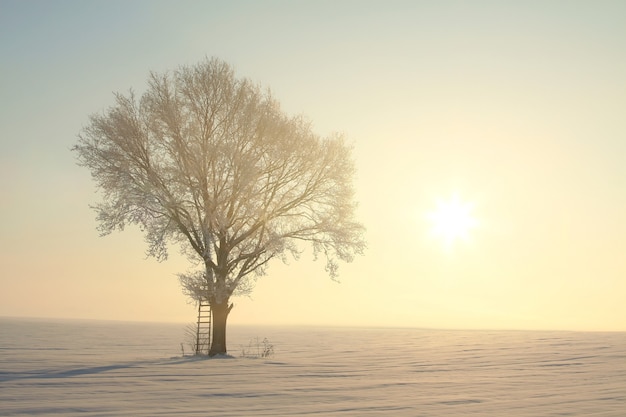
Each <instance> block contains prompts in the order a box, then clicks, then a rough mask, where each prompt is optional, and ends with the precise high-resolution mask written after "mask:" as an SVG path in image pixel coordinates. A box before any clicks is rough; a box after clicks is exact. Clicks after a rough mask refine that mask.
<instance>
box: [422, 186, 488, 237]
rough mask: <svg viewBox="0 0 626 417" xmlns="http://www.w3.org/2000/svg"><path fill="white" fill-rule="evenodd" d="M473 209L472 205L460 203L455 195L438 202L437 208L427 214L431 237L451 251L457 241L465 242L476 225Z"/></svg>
mask: <svg viewBox="0 0 626 417" xmlns="http://www.w3.org/2000/svg"><path fill="white" fill-rule="evenodd" d="M473 209H474V205H473V204H472V203H467V202H464V201H462V200H461V199H460V198H459V196H458V195H456V194H455V195H453V196H452V198H450V199H449V200H439V201H438V202H437V208H436V209H435V210H434V211H432V212H430V213H428V220H429V221H430V223H431V226H432V229H431V232H432V235H433V236H434V237H435V238H437V239H439V240H441V243H442V244H443V245H444V247H445V248H446V249H451V248H452V247H453V246H454V244H455V243H456V242H457V241H459V240H461V241H465V242H467V241H468V240H469V238H470V231H471V230H472V229H474V228H475V227H476V226H477V225H478V222H477V221H476V219H475V218H474V217H473V215H472V210H473Z"/></svg>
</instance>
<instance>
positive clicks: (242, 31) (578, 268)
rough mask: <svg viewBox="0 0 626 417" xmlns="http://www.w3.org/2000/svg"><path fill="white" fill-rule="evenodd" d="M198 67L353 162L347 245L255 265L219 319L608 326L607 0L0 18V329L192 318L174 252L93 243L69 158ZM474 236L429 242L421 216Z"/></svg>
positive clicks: (20, 11)
mask: <svg viewBox="0 0 626 417" xmlns="http://www.w3.org/2000/svg"><path fill="white" fill-rule="evenodd" d="M206 57H218V58H220V59H223V60H224V61H226V62H228V63H229V64H231V65H232V66H233V67H234V69H235V71H236V73H237V75H238V76H239V77H246V78H249V79H251V80H253V81H254V82H257V83H259V84H261V85H263V86H264V87H268V88H270V89H271V91H272V93H273V95H274V97H275V98H276V99H277V100H278V101H279V102H280V103H281V107H282V109H283V111H285V112H286V113H288V114H292V115H299V114H302V115H305V116H306V117H307V118H308V119H309V120H310V121H311V122H312V126H313V129H314V130H315V132H317V133H318V134H320V135H322V136H325V135H329V134H331V133H332V132H341V133H343V134H344V135H345V137H346V138H347V140H348V141H349V142H350V143H352V144H353V146H354V151H353V156H354V160H355V163H356V167H357V174H356V176H355V179H354V185H355V190H356V200H357V201H358V204H359V206H358V209H357V211H356V216H357V219H358V220H359V221H360V222H361V223H363V224H364V225H365V227H366V228H367V233H366V240H367V242H368V249H367V251H366V252H365V254H364V255H363V256H360V257H357V258H356V259H355V260H354V262H352V263H350V264H342V265H341V267H340V270H339V274H340V277H339V278H340V282H339V283H337V282H334V281H332V280H331V279H329V278H328V276H327V275H326V273H325V271H324V263H323V262H322V261H321V260H320V261H318V262H314V261H313V260H312V255H311V253H310V252H305V253H304V254H303V255H302V257H301V258H300V260H298V261H291V262H289V263H288V264H287V265H285V264H282V263H281V262H280V261H278V260H276V261H275V262H274V263H272V264H270V268H269V270H268V273H267V275H266V276H265V277H262V278H260V279H259V280H258V282H257V284H256V288H255V290H254V292H253V293H252V294H251V296H250V297H240V298H235V299H234V300H233V301H234V303H235V308H234V309H233V310H232V312H231V315H230V317H229V323H230V324H254V325H274V324H276V325H284V324H290V325H337V326H376V327H379V326H394V327H397V326H401V327H425V328H472V329H475V328H481V329H484V328H488V329H551V330H594V331H605V330H611V331H614V330H618V331H626V256H625V255H624V253H623V251H624V248H625V247H626V163H624V160H625V158H626V117H624V110H625V109H626V76H625V74H626V3H625V2H623V1H607V0H600V1H594V2H586V1H559V0H555V1H550V2H544V1H523V2H521V1H518V2H514V1H482V0H478V1H472V2H466V1H448V0H442V1H400V0H386V1H367V0H364V1H356V0H355V1H349V0H342V1H327V0H316V1H272V0H269V1H238V0H234V1H188V0H187V1H185V0H182V1H163V0H154V1H143V0H135V1H132V2H127V1H117V0H107V1H99V0H94V1H66V0H55V1H35V0H26V1H16V0H0V215H1V218H2V222H1V225H0V316H27V317H54V318H82V319H107V320H129V321H171V322H181V323H186V322H193V321H194V318H195V306H194V304H193V303H190V302H189V300H187V299H186V297H185V296H184V295H183V294H182V292H181V290H180V287H179V283H178V279H177V277H176V274H177V273H180V272H185V271H187V270H188V269H189V268H190V265H189V263H188V261H187V259H186V258H184V257H183V256H181V255H179V253H178V251H177V249H176V248H175V247H173V248H171V250H170V258H169V259H168V260H167V261H165V262H162V263H159V262H157V261H156V260H154V259H152V258H146V249H147V246H146V244H145V243H144V241H143V237H142V235H141V233H140V232H139V230H138V229H137V228H132V227H131V228H128V229H127V230H125V231H124V232H119V233H113V234H111V235H109V236H106V237H100V236H99V234H98V232H97V230H96V225H97V224H96V220H95V212H94V211H93V210H91V209H90V208H89V205H90V204H95V203H97V202H98V201H99V198H100V196H99V194H98V193H97V191H96V189H95V186H94V183H93V182H92V181H91V178H90V174H89V172H88V171H87V170H86V169H85V168H81V167H78V166H77V165H76V159H75V155H73V154H72V152H71V151H70V148H71V147H72V145H73V144H75V143H76V140H77V135H78V133H79V132H80V130H81V129H82V128H83V127H84V126H86V124H87V123H88V117H89V115H90V114H93V113H99V112H102V111H103V110H105V109H106V108H107V107H108V106H110V105H112V104H113V99H114V97H113V93H115V92H122V93H126V92H128V91H129V90H130V89H131V88H132V89H133V90H134V91H136V92H138V93H141V92H142V91H143V89H144V88H145V86H146V80H147V77H148V74H149V72H150V71H157V72H162V71H167V70H174V69H176V68H177V67H178V66H180V65H188V64H195V63H197V62H199V61H201V60H203V59H205V58H206ZM452 201H457V203H458V205H459V207H464V208H465V209H466V211H467V212H469V215H471V219H472V224H473V226H474V227H472V228H471V229H468V230H467V231H466V233H465V234H464V236H463V238H461V239H457V240H455V241H453V242H451V243H449V244H447V245H446V244H445V242H444V240H445V239H441V236H440V237H437V236H436V235H435V234H434V233H433V229H435V230H436V226H437V225H436V224H433V221H432V218H433V216H432V214H433V212H434V213H437V208H438V207H441V206H442V205H445V204H450V202H452Z"/></svg>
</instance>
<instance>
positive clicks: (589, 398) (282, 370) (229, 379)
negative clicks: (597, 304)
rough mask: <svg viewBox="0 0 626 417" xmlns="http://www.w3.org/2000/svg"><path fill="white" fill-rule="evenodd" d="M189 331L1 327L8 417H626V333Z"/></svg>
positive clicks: (1, 405) (24, 323)
mask: <svg viewBox="0 0 626 417" xmlns="http://www.w3.org/2000/svg"><path fill="white" fill-rule="evenodd" d="M184 327H185V326H184V325H171V324H129V323H111V322H97V321H93V322H92V321H45V322H44V321H36V320H22V319H0V415H2V416H24V415H28V416H42V415H62V416H76V415H81V416H169V415H176V416H178V415H183V416H299V415H321V416H372V415H376V416H515V417H520V416H533V417H538V416H541V417H544V416H604V417H608V416H614V417H624V416H626V333H580V332H520V331H448V330H417V329H339V328H337V329H320V328H288V327H283V328H280V327H261V328H259V327H256V328H253V327H236V326H232V327H230V328H229V351H230V353H231V354H232V355H233V356H234V357H233V358H220V359H202V360H198V359H195V358H189V357H185V358H183V357H182V356H181V350H180V343H181V342H184V341H185V336H184ZM256 337H259V338H260V339H261V340H262V339H263V338H264V337H267V338H268V339H269V340H270V342H271V343H272V344H273V345H274V351H275V354H274V356H273V357H271V358H269V359H261V358H242V357H239V355H240V353H241V348H242V347H243V346H247V345H248V344H249V342H250V340H251V339H253V338H256ZM186 349H187V350H188V348H186Z"/></svg>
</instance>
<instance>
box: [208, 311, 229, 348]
mask: <svg viewBox="0 0 626 417" xmlns="http://www.w3.org/2000/svg"><path fill="white" fill-rule="evenodd" d="M232 309H233V304H230V305H229V304H228V300H226V301H224V302H222V303H220V304H217V303H214V304H213V305H211V313H212V314H213V326H212V327H213V337H212V338H211V349H210V350H209V356H215V355H225V354H226V320H227V319H228V314H229V313H230V310H232Z"/></svg>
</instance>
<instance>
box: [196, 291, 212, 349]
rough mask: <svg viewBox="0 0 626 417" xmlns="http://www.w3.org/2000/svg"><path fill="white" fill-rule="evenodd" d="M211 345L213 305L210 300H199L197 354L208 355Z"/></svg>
mask: <svg viewBox="0 0 626 417" xmlns="http://www.w3.org/2000/svg"><path fill="white" fill-rule="evenodd" d="M210 347H211V305H210V304H209V301H208V300H204V299H201V300H200V301H198V328H197V329H196V355H208V354H209V349H210Z"/></svg>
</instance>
